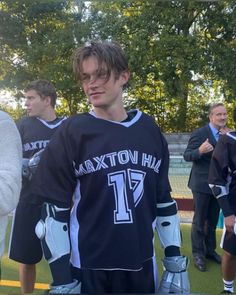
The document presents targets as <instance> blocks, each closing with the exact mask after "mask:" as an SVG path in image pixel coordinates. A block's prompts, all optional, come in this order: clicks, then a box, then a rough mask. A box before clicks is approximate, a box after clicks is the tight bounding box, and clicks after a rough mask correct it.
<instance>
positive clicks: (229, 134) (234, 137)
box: [226, 132, 236, 140]
mask: <svg viewBox="0 0 236 295" xmlns="http://www.w3.org/2000/svg"><path fill="white" fill-rule="evenodd" d="M226 135H227V136H229V137H231V138H233V139H234V140H236V136H234V135H233V134H232V133H231V132H228V133H226Z"/></svg>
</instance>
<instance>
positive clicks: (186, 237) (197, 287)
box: [0, 224, 222, 294]
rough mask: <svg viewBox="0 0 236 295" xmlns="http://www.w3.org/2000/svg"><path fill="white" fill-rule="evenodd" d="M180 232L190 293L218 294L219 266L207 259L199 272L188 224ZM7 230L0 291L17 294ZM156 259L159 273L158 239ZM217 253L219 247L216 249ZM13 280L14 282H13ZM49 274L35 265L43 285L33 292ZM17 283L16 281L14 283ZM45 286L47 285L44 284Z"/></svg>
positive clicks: (15, 266) (44, 266) (41, 265)
mask: <svg viewBox="0 0 236 295" xmlns="http://www.w3.org/2000/svg"><path fill="white" fill-rule="evenodd" d="M181 229H182V234H183V248H182V253H183V254H184V255H186V256H188V257H189V258H190V265H189V277H190V283H191V293H194V294H219V293H220V292H221V290H222V279H221V273H220V266H219V265H217V264H215V263H214V262H211V261H207V271H206V272H200V271H198V270H197V269H196V268H195V267H194V265H193V262H192V257H191V247H190V225H189V224H182V225H181ZM221 231H222V230H221V229H217V244H219V240H220V236H221ZM9 232H10V224H9V227H8V233H7V241H6V242H7V243H6V251H5V254H4V256H3V258H2V283H4V284H5V283H6V284H7V285H9V286H2V285H1V286H0V293H5V294H6V293H7V294H10V293H11V294H13V293H14V294H19V293H20V287H19V286H12V284H13V283H14V282H15V281H18V264H17V263H15V262H14V261H11V260H9V259H8V258H7V253H6V252H7V245H8V241H9ZM155 246H156V252H157V259H158V264H159V273H161V272H162V269H161V263H160V261H161V258H162V256H163V251H162V250H161V249H160V246H159V243H158V241H156V243H155ZM217 251H218V252H219V253H222V252H221V249H219V248H218V249H217ZM13 281H14V282H13ZM50 281H51V276H50V271H49V268H48V266H47V263H46V262H45V261H44V260H43V261H41V262H40V263H39V264H38V266H37V283H40V284H43V285H37V287H38V288H39V289H36V290H35V292H34V294H43V292H44V290H43V289H41V288H42V287H43V288H45V284H48V283H50ZM15 284H17V283H15ZM46 287H47V285H46Z"/></svg>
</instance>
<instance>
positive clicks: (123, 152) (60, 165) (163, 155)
mask: <svg viewBox="0 0 236 295" xmlns="http://www.w3.org/2000/svg"><path fill="white" fill-rule="evenodd" d="M74 71H75V73H76V75H77V77H78V80H79V81H80V82H81V84H82V87H83V90H84V92H85V94H86V96H87V98H88V101H89V103H90V104H91V105H92V110H91V112H89V113H85V114H78V115H75V116H73V117H71V118H69V119H68V120H67V121H66V122H65V124H63V126H62V127H61V128H60V130H59V132H57V133H56V134H55V136H54V137H53V139H52V141H51V142H50V144H49V145H48V146H47V148H46V150H45V152H44V153H43V155H42V159H41V161H40V164H39V167H38V170H37V172H36V174H37V175H36V182H37V186H36V194H37V197H38V200H39V201H42V202H44V204H43V209H42V218H41V220H40V222H39V223H38V224H37V227H36V233H37V235H38V236H39V237H40V239H41V240H42V245H43V250H44V254H45V257H46V259H47V260H48V262H49V265H50V268H51V271H52V277H53V283H52V285H51V289H50V293H52V294H56V293H79V292H82V293H96V294H98V293H154V292H156V291H157V267H156V258H155V254H154V245H153V244H154V229H155V228H156V229H157V232H158V235H159V238H160V241H161V244H162V246H163V248H164V250H165V258H164V261H163V263H164V266H165V272H164V275H163V277H162V280H161V283H160V288H159V290H160V292H161V293H169V292H173V293H187V292H189V281H188V275H187V272H186V267H187V259H186V257H184V256H181V255H180V244H181V238H180V227H179V218H178V216H177V208H176V203H175V201H174V200H173V199H172V198H171V195H170V185H169V181H168V166H169V153H168V147H167V143H166V141H165V139H164V137H163V135H162V133H161V131H160V129H159V127H158V126H157V125H156V124H155V122H154V120H153V119H152V118H151V117H149V116H148V115H146V114H144V113H142V112H140V111H138V110H132V111H129V112H126V110H125V108H124V105H123V102H122V93H123V88H124V87H125V86H126V84H127V83H128V81H129V77H130V73H129V69H128V63H127V60H126V58H125V56H124V53H123V51H122V49H121V48H120V46H119V45H118V44H115V43H110V42H95V43H91V44H90V45H88V46H84V47H82V48H79V49H78V50H77V51H76V53H75V57H74ZM69 226H70V233H69ZM69 238H70V239H69ZM70 244H71V247H70ZM69 260H70V262H71V264H72V272H70V268H69V266H70V265H69ZM80 289H81V290H80Z"/></svg>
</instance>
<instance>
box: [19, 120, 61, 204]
mask: <svg viewBox="0 0 236 295" xmlns="http://www.w3.org/2000/svg"><path fill="white" fill-rule="evenodd" d="M63 121H64V118H56V119H55V120H53V121H51V122H46V121H44V120H42V119H39V118H36V117H24V118H22V119H21V120H19V121H18V122H17V127H18V130H19V132H20V136H21V141H22V148H23V158H27V159H29V158H31V157H32V156H33V155H34V154H35V153H37V152H39V151H40V150H42V149H44V148H45V147H46V146H47V145H48V143H49V140H50V138H51V137H52V135H53V134H54V132H55V131H56V129H57V127H58V126H60V124H61V123H62V122H63ZM31 188H32V181H29V180H27V179H25V178H24V179H23V183H22V190H21V194H20V200H24V201H29V202H31V200H32V198H31V195H32V193H33V191H32V189H31Z"/></svg>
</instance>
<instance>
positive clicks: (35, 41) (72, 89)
mask: <svg viewBox="0 0 236 295" xmlns="http://www.w3.org/2000/svg"><path fill="white" fill-rule="evenodd" d="M76 7H77V8H78V6H75V3H74V1H65V0H43V1H42V0H40V1H39V0H35V1H31V0H25V1H12V0H5V1H1V4H0V19H1V22H2V23H1V25H0V28H1V29H0V41H1V43H0V49H1V51H2V52H3V54H2V56H1V59H0V68H1V73H0V75H1V82H0V87H2V88H5V89H6V88H9V89H17V90H19V91H20V90H22V89H23V88H24V86H25V85H26V84H27V83H28V82H29V81H30V80H35V79H38V78H44V79H48V80H51V81H52V82H53V83H54V84H55V86H56V89H57V91H58V94H59V97H60V98H61V99H64V100H65V101H66V102H67V103H66V109H65V112H67V113H69V114H72V113H75V112H77V110H78V108H79V104H82V103H83V95H82V92H81V91H78V89H77V87H76V81H75V79H74V78H73V73H72V66H71V56H72V53H73V50H74V48H75V47H76V46H78V44H81V40H82V39H83V37H84V36H86V35H87V30H88V28H87V27H86V23H84V22H82V21H81V18H82V9H83V7H81V10H76Z"/></svg>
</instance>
